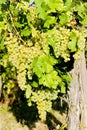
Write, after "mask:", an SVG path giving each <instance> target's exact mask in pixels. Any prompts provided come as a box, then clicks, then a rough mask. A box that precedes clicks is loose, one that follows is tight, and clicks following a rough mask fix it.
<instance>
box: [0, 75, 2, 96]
mask: <svg viewBox="0 0 87 130" xmlns="http://www.w3.org/2000/svg"><path fill="white" fill-rule="evenodd" d="M1 93H2V79H1V75H0V98H1Z"/></svg>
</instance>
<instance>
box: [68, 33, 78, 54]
mask: <svg viewBox="0 0 87 130" xmlns="http://www.w3.org/2000/svg"><path fill="white" fill-rule="evenodd" d="M70 40H71V41H69V43H68V48H69V49H70V50H71V52H75V51H76V50H77V46H76V45H77V36H76V34H75V33H74V32H72V33H71V36H70Z"/></svg>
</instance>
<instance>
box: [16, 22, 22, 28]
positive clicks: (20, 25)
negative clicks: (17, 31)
mask: <svg viewBox="0 0 87 130" xmlns="http://www.w3.org/2000/svg"><path fill="white" fill-rule="evenodd" d="M14 25H15V26H16V27H17V28H22V27H23V26H24V24H20V23H19V22H14Z"/></svg>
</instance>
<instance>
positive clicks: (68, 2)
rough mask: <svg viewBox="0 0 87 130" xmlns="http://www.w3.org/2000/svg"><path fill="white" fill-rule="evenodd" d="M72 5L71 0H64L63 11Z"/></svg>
mask: <svg viewBox="0 0 87 130" xmlns="http://www.w3.org/2000/svg"><path fill="white" fill-rule="evenodd" d="M71 7H72V0H66V1H65V11H68V10H70V9H71Z"/></svg>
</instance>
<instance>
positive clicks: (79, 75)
mask: <svg viewBox="0 0 87 130" xmlns="http://www.w3.org/2000/svg"><path fill="white" fill-rule="evenodd" d="M70 74H71V76H72V82H71V89H70V92H69V113H68V130H87V99H86V98H87V70H86V63H85V55H84V53H83V54H82V57H81V59H79V60H76V61H75V63H74V68H73V70H72V71H71V72H70Z"/></svg>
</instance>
